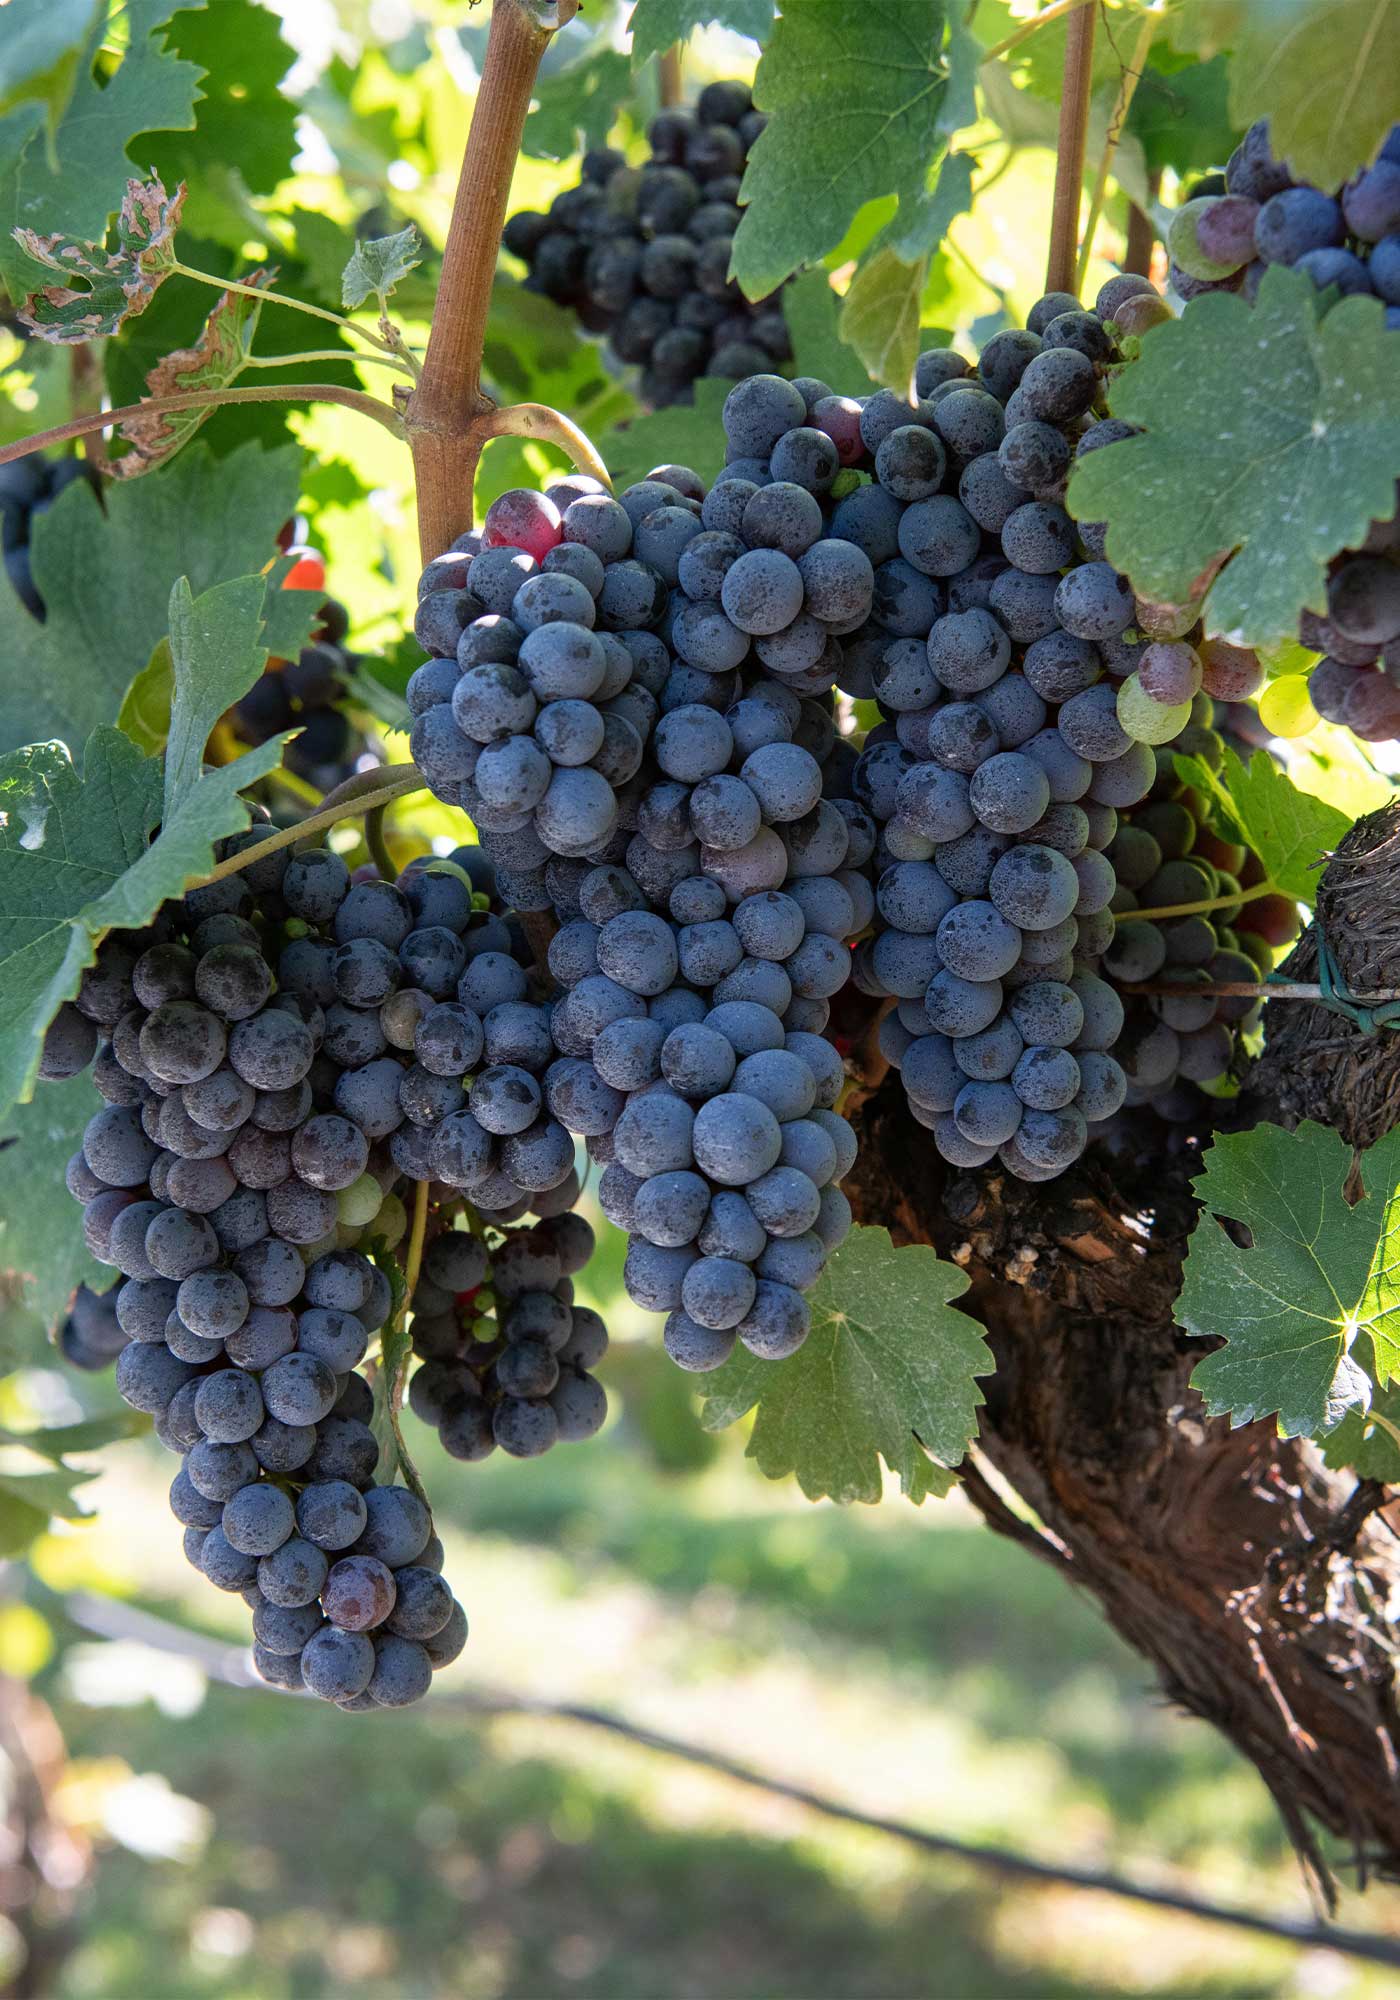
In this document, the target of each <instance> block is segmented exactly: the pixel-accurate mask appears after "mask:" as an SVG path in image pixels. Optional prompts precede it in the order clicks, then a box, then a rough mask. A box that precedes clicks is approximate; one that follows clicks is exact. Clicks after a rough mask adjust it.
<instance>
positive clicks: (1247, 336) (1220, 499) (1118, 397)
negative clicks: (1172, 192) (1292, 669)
mask: <svg viewBox="0 0 1400 2000" xmlns="http://www.w3.org/2000/svg"><path fill="white" fill-rule="evenodd" d="M1397 345H1400V344H1398V343H1397V342H1396V339H1395V336H1394V334H1392V333H1389V332H1387V331H1386V329H1385V320H1384V308H1383V307H1382V305H1381V302H1380V300H1379V299H1371V298H1349V299H1343V300H1342V301H1341V303H1340V304H1339V305H1336V306H1334V307H1333V308H1332V309H1331V311H1325V310H1324V306H1323V304H1322V302H1321V295H1320V294H1319V293H1318V292H1316V291H1315V290H1314V288H1313V286H1312V283H1311V281H1310V280H1309V279H1308V277H1307V276H1306V274H1305V273H1303V272H1300V271H1291V270H1287V269H1285V267H1284V266H1282V265H1280V264H1275V265H1271V266H1270V268H1269V269H1268V270H1267V271H1266V272H1265V273H1264V281H1263V284H1262V285H1261V286H1260V288H1259V297H1258V300H1257V302H1256V303H1255V305H1254V306H1253V307H1250V306H1248V305H1246V304H1245V302H1244V300H1243V299H1240V298H1237V297H1235V296H1234V295H1233V294H1231V293H1228V292H1212V293H1210V294H1208V295H1207V296H1206V297H1204V298H1200V299H1197V300H1195V301H1194V302H1193V304H1192V305H1191V306H1190V307H1189V308H1188V310H1187V311H1186V313H1185V314H1184V315H1183V316H1182V318H1181V319H1179V320H1173V321H1169V322H1168V323H1167V324H1166V325H1164V326H1159V327H1156V328H1154V330H1153V331H1152V332H1151V333H1150V334H1148V335H1147V336H1146V337H1145V338H1144V339H1143V342H1142V349H1141V353H1140V355H1139V357H1138V359H1137V360H1136V361H1135V362H1134V363H1133V364H1132V366H1131V367H1129V368H1124V369H1123V370H1122V372H1121V373H1120V374H1119V375H1118V376H1117V378H1116V380H1115V382H1114V384H1113V387H1112V390H1111V391H1110V398H1109V400H1110V403H1111V406H1112V409H1113V413H1114V415H1115V416H1118V417H1123V418H1125V419H1126V420H1127V421H1128V422H1129V423H1132V424H1137V425H1139V426H1140V427H1141V435H1139V436H1137V437H1131V438H1124V439H1122V440H1121V441H1120V442H1119V443H1117V444H1111V445H1108V446H1107V447H1106V448H1105V449H1104V450H1103V451H1096V452H1092V453H1090V455H1089V456H1088V457H1087V458H1081V459H1080V460H1079V461H1078V462H1077V463H1076V465H1075V467H1074V471H1073V474H1072V476H1071V478H1070V484H1069V499H1068V502H1067V503H1066V504H1067V505H1068V507H1069V510H1070V512H1071V513H1072V514H1074V515H1075V516H1076V518H1077V519H1079V520H1081V521H1106V522H1107V523H1108V541H1107V554H1108V558H1109V560H1110V561H1111V562H1113V563H1116V564H1117V566H1118V568H1119V569H1121V570H1125V571H1126V572H1127V574H1128V576H1129V577H1130V578H1131V579H1132V582H1133V585H1134V587H1135V589H1136V590H1137V592H1138V594H1139V595H1140V596H1142V597H1148V598H1153V599H1155V600H1158V601H1163V602H1167V603H1172V604H1183V603H1187V602H1189V601H1190V600H1191V599H1192V598H1193V597H1194V596H1196V595H1198V594H1199V591H1200V589H1201V588H1202V586H1203V583H1204V582H1205V580H1207V579H1208V578H1209V576H1210V573H1211V570H1212V566H1213V565H1214V564H1216V563H1218V562H1220V561H1221V559H1222V558H1225V557H1229V558H1230V560H1229V561H1227V562H1225V565H1224V567H1223V568H1222V569H1221V571H1220V573H1219V575H1218V576H1217V577H1216V580H1215V582H1214V585H1213V587H1212V589H1211V594H1210V608H1209V619H1210V626H1211V629H1212V631H1216V632H1219V633H1221V634H1223V635H1224V636H1225V637H1227V638H1229V639H1231V640H1232V641H1233V642H1234V643H1235V644H1237V645H1246V646H1248V645H1257V644H1267V643H1268V642H1269V641H1271V640H1275V639H1280V638H1284V637H1291V636H1293V635H1295V634H1296V631H1297V624H1298V613H1299V612H1300V611H1301V610H1302V609H1303V607H1304V606H1308V607H1309V608H1311V609H1312V610H1314V611H1321V610H1324V609H1325V608H1326V589H1325V585H1326V577H1327V564H1328V561H1329V560H1330V558H1331V557H1332V556H1333V555H1335V554H1336V552H1337V550H1338V549H1344V548H1353V547H1355V546H1356V544H1357V543H1358V542H1360V541H1361V540H1362V539H1363V537H1364V536H1365V534H1366V531H1367V528H1368V527H1369V525H1370V523H1371V521H1372V520H1384V519H1388V518H1389V517H1390V515H1391V514H1392V513H1393V512H1394V511H1395V471H1396V467H1397V466H1398V465H1400V370H1398V369H1397V368H1396V365H1395V362H1396V354H1397Z"/></svg>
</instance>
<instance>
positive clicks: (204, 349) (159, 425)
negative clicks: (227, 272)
mask: <svg viewBox="0 0 1400 2000" xmlns="http://www.w3.org/2000/svg"><path fill="white" fill-rule="evenodd" d="M276 276H277V273H276V270H275V269H269V270H257V271H250V272H249V273H248V275H247V277H246V278H244V279H243V280H242V282H243V283H244V284H247V285H258V286H267V285H270V284H271V283H272V281H273V279H274V278H275V277H276ZM261 312H262V301H261V299H254V298H249V296H248V294H247V293H246V292H224V293H223V294H222V295H221V296H220V298H219V300H218V303H217V304H216V305H215V307H214V309H213V311H212V312H211V313H210V315H209V317H208V319H206V320H205V322H204V327H203V331H202V332H201V333H200V336H199V339H198V340H197V341H196V342H195V344H194V346H193V347H177V348H176V349H175V351H174V353H173V354H167V355H165V356H164V357H163V358H162V359H161V360H159V361H157V363H156V365H155V367H154V368H152V369H150V370H148V372H147V375H146V387H147V389H148V390H149V392H150V394H151V395H152V396H173V395H180V394H188V393H192V392H194V391H195V390H199V389H208V390H210V391H213V390H215V389H226V388H227V387H228V385H229V384H230V382H233V381H236V380H237V378H238V376H239V375H241V374H242V372H243V370H244V368H245V367H246V365H247V361H248V356H249V354H250V352H251V351H252V346H253V338H254V336H255V334H256V333H257V328H258V319H259V316H260V315H261ZM214 407H215V406H214V405H213V404H209V403H206V404H204V405H202V406H201V407H199V408H196V409H189V410H148V409H147V408H146V407H145V406H144V405H143V406H142V407H141V408H140V409H138V410H137V411H136V413H135V414H134V415H133V416H130V417H128V418H127V419H126V421H125V422H124V423H123V424H122V425H121V426H120V428H119V430H118V432H117V435H118V437H120V438H121V439H122V440H123V442H124V443H126V444H128V445H130V447H131V449H130V451H128V452H127V453H126V454H125V455H124V456H123V457H121V458H118V459H114V460H113V461H112V473H113V476H114V477H115V478H117V479H136V478H138V477H139V476H140V474H141V473H143V472H150V471H151V470H152V469H153V468H154V467H155V466H157V465H161V464H163V463H164V461H165V460H166V459H167V458H173V457H174V455H175V453H176V452H177V451H178V450H179V449H180V447H181V445H184V444H187V443H188V442H189V440H190V439H191V438H192V437H193V436H194V434H195V432H196V431H197V430H198V429H199V427H200V425H201V424H202V423H204V422H205V420H206V419H207V418H208V417H209V416H210V415H211V414H212V412H213V409H214Z"/></svg>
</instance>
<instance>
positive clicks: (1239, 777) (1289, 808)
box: [1174, 744, 1351, 905]
mask: <svg viewBox="0 0 1400 2000" xmlns="http://www.w3.org/2000/svg"><path fill="white" fill-rule="evenodd" d="M1174 762H1175V764H1176V774H1177V776H1178V777H1179V778H1180V779H1181V780H1182V782H1183V783H1184V784H1187V785H1194V786H1195V787H1196V789H1197V790H1198V791H1200V792H1201V793H1202V794H1203V795H1204V796H1205V798H1206V799H1207V800H1208V801H1209V803H1210V804H1211V806H1212V807H1213V808H1214V815H1213V816H1214V817H1215V818H1216V820H1217V821H1218V822H1219V823H1221V824H1223V825H1224V826H1225V827H1227V828H1229V830H1230V832H1229V837H1230V839H1231V840H1235V841H1242V842H1243V843H1244V845H1245V846H1246V847H1252V848H1253V849H1254V851H1255V853H1256V854H1257V855H1258V856H1259V859H1260V861H1261V862H1262V863H1263V864H1264V872H1265V873H1266V874H1267V876H1268V878H1269V880H1270V882H1271V883H1272V884H1273V886H1274V887H1275V888H1276V889H1278V890H1279V891H1281V893H1282V894H1283V895H1285V896H1290V897H1291V898H1292V899H1293V901H1294V902H1295V903H1307V904H1309V905H1311V904H1313V903H1315V902H1316V901H1317V884H1318V872H1319V870H1320V868H1321V867H1322V865H1323V863H1324V862H1325V861H1326V860H1327V859H1328V857H1329V856H1330V855H1331V854H1332V853H1333V852H1334V850H1335V849H1336V848H1338V847H1339V846H1340V845H1341V843H1342V841H1343V840H1344V839H1345V838H1346V835H1347V834H1348V833H1349V832H1350V830H1351V821H1350V820H1349V819H1348V818H1347V816H1346V814H1345V813H1343V812H1338V810H1337V808H1336V807H1335V806H1332V805H1329V804H1328V803H1327V801H1326V800H1325V799H1320V798H1317V797H1315V796H1314V794H1312V793H1311V792H1300V791H1299V790H1298V787H1297V786H1296V785H1295V784H1294V783H1293V781H1292V779H1291V778H1290V777H1289V776H1288V775H1287V773H1286V772H1284V771H1281V770H1280V769H1279V767H1278V765H1277V764H1276V763H1275V762H1274V760H1273V758H1272V757H1271V756H1270V755H1269V753H1268V751H1267V750H1256V751H1255V753H1254V755H1253V756H1252V757H1251V758H1250V760H1249V764H1248V766H1246V765H1245V764H1244V763H1243V761H1242V760H1241V759H1240V757H1239V756H1238V755H1237V754H1236V753H1235V751H1234V750H1232V749H1231V748H1230V746H1229V745H1228V744H1226V746H1225V757H1224V762H1223V763H1222V765H1221V767H1220V769H1219V771H1213V770H1212V769H1211V768H1210V766H1209V765H1208V764H1207V763H1205V762H1204V760H1203V759H1202V758H1200V757H1177V758H1176V759H1175V760H1174Z"/></svg>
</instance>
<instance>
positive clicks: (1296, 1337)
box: [1176, 1119, 1400, 1437]
mask: <svg viewBox="0 0 1400 2000" xmlns="http://www.w3.org/2000/svg"><path fill="white" fill-rule="evenodd" d="M1351 1168H1352V1149H1351V1147H1350V1146H1348V1145H1347V1144H1346V1143H1345V1142H1344V1141H1343V1140H1342V1139H1341V1138H1340V1137H1339V1136H1338V1135H1337V1133H1335V1132H1332V1131H1329V1130H1328V1128H1327V1127H1326V1126H1324V1125H1317V1124H1314V1123H1313V1122H1312V1120H1311V1119H1308V1120H1305V1121H1304V1122H1303V1124H1301V1125H1300V1126H1299V1127H1298V1129H1297V1131H1296V1132H1285V1131H1284V1130H1283V1128H1282V1127H1281V1126H1278V1125H1256V1126H1255V1127H1254V1129H1253V1130H1252V1131H1250V1132H1231V1133H1226V1134H1224V1135H1222V1136H1221V1137H1220V1138H1218V1139H1216V1140H1215V1142H1214V1144H1213V1145H1212V1146H1211V1148H1210V1151H1209V1152H1208V1153H1207V1154H1206V1157H1205V1164H1204V1166H1203V1168H1202V1170H1201V1172H1200V1173H1199V1174H1198V1175H1197V1176H1196V1181H1195V1188H1196V1193H1197V1195H1198V1196H1199V1198H1200V1201H1201V1206H1202V1208H1203V1209H1204V1210H1205V1211H1206V1212H1205V1213H1204V1214H1203V1215H1202V1216H1201V1218H1200V1220H1199V1221H1198V1222H1197V1224H1196V1227H1195V1229H1194V1230H1193V1231H1192V1234H1191V1247H1190V1250H1189V1252H1188V1255H1187V1259H1186V1277H1185V1282H1184V1284H1183V1285H1182V1289H1181V1297H1180V1299H1179V1300H1178V1301H1177V1306H1176V1319H1177V1323H1178V1324H1179V1325H1180V1326H1183V1327H1185V1328H1186V1330H1187V1332H1188V1333H1193V1334H1196V1335H1197V1336H1198V1337H1200V1338H1202V1339H1204V1338H1207V1337H1212V1336H1213V1337H1215V1338H1220V1337H1221V1336H1223V1337H1224V1340H1225V1343H1226V1344H1225V1346H1224V1347H1222V1348H1220V1349H1219V1350H1218V1351H1217V1352H1216V1353H1214V1354H1210V1355H1207V1357H1206V1359H1205V1360H1204V1361H1202V1362H1201V1363H1200V1364H1199V1366H1198V1367H1197V1369H1196V1371H1195V1373H1194V1375H1193V1376H1192V1378H1191V1379H1192V1382H1193V1383H1194V1385H1195V1387H1196V1388H1197V1389H1199V1390H1200V1392H1201V1394H1202V1395H1203V1396H1204V1397H1205V1400H1206V1405H1207V1408H1208V1409H1209V1411H1210V1413H1211V1415H1212V1416H1222V1415H1224V1414H1225V1413H1226V1412H1228V1413H1229V1415H1230V1418H1231V1421H1232V1422H1233V1423H1236V1424H1245V1423H1252V1422H1253V1421H1254V1420H1255V1419H1256V1418H1257V1417H1267V1416H1271V1415H1274V1414H1275V1413H1277V1415H1278V1421H1279V1429H1280V1431H1281V1432H1282V1433H1283V1435H1284V1436H1285V1437H1312V1436H1314V1435H1315V1434H1316V1433H1318V1432H1321V1431H1328V1430H1332V1429H1333V1428H1335V1426H1336V1425H1337V1424H1338V1423H1340V1422H1341V1420H1342V1417H1343V1416H1344V1415H1345V1413H1346V1412H1347V1410H1348V1409H1353V1408H1354V1409H1363V1410H1364V1409H1365V1408H1366V1407H1367V1405H1368V1404H1369V1401H1370V1397H1371V1390H1372V1376H1371V1373H1370V1371H1369V1369H1368V1367H1367V1366H1366V1365H1365V1363H1364V1361H1363V1358H1362V1345H1361V1343H1360V1342H1359V1340H1358V1335H1359V1333H1360V1332H1361V1331H1363V1330H1365V1331H1366V1332H1368V1333H1369V1335H1370V1342H1369V1346H1370V1348H1371V1350H1372V1354H1373V1356H1374V1360H1373V1363H1372V1365H1373V1366H1374V1369H1375V1376H1374V1380H1375V1382H1376V1383H1377V1384H1383V1383H1385V1382H1386V1381H1389V1380H1390V1379H1391V1378H1392V1377H1393V1376H1394V1374H1395V1372H1396V1369H1397V1367H1398V1366H1400V1290H1397V1285H1396V1273H1397V1270H1400V1214H1397V1211H1396V1201H1395V1192H1396V1184H1397V1182H1398V1181H1400V1128H1397V1129H1396V1130H1395V1131H1393V1132H1390V1133H1387V1135H1386V1136H1385V1138H1383V1139H1381V1140H1380V1141H1379V1142H1378V1143H1377V1144H1376V1145H1374V1146H1372V1147H1371V1149H1370V1151H1369V1152H1367V1153H1364V1154H1363V1155H1362V1156H1361V1177H1362V1181H1363V1183H1364V1185H1365V1188H1366V1193H1365V1194H1364V1195H1363V1196H1362V1198H1361V1199H1360V1200H1359V1201H1358V1202H1357V1204H1356V1206H1355V1207H1354V1208H1349V1207H1348V1206H1347V1203H1346V1200H1345V1198H1344V1196H1343V1188H1344V1187H1345V1185H1346V1182H1347V1177H1348V1174H1349V1173H1350V1172H1351ZM1217 1216H1228V1217H1230V1218H1231V1220H1232V1221H1234V1222H1237V1223H1243V1224H1244V1226H1245V1227H1246V1228H1247V1229H1248V1231H1249V1233H1250V1236H1251V1238H1252V1247H1251V1248H1250V1249H1248V1250H1241V1249H1240V1248H1239V1246H1238V1245H1237V1244H1236V1243H1235V1242H1234V1241H1233V1240H1232V1238H1231V1237H1230V1236H1229V1235H1227V1233H1226V1231H1225V1230H1224V1229H1223V1228H1222V1227H1221V1225H1220V1223H1219V1222H1218V1221H1217V1220H1216V1219H1215V1218H1216V1217H1217Z"/></svg>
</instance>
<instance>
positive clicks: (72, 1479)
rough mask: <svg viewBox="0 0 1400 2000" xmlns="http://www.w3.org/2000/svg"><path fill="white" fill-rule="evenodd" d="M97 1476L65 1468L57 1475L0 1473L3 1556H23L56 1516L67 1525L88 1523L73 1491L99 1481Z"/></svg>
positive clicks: (84, 1510) (0, 1529) (50, 1473)
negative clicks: (71, 1522) (67, 1522)
mask: <svg viewBox="0 0 1400 2000" xmlns="http://www.w3.org/2000/svg"><path fill="white" fill-rule="evenodd" d="M96 1477H97V1474H96V1473H95V1472H81V1471H75V1470H73V1469H72V1468H65V1469H64V1470H62V1471H55V1472H29V1473H22V1472H0V1556H4V1557H6V1558H9V1557H13V1556H19V1555H23V1554H24V1551H25V1550H26V1549H27V1548H29V1547H30V1546H31V1545H32V1544H33V1543H34V1542H36V1541H37V1540H38V1538H39V1536H40V1535H42V1534H44V1533H45V1532H46V1530H47V1528H48V1525H49V1522H50V1521H51V1520H52V1518H53V1516H54V1515H55V1514H57V1515H58V1516H59V1518H60V1519H61V1520H64V1521H83V1520H86V1519H88V1517H89V1512H90V1510H89V1509H88V1508H86V1507H81V1506H79V1504H78V1497H77V1495H76V1493H75V1492H74V1491H73V1489H74V1487H75V1486H85V1485H86V1484H87V1482H88V1481H89V1480H90V1479H96Z"/></svg>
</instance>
